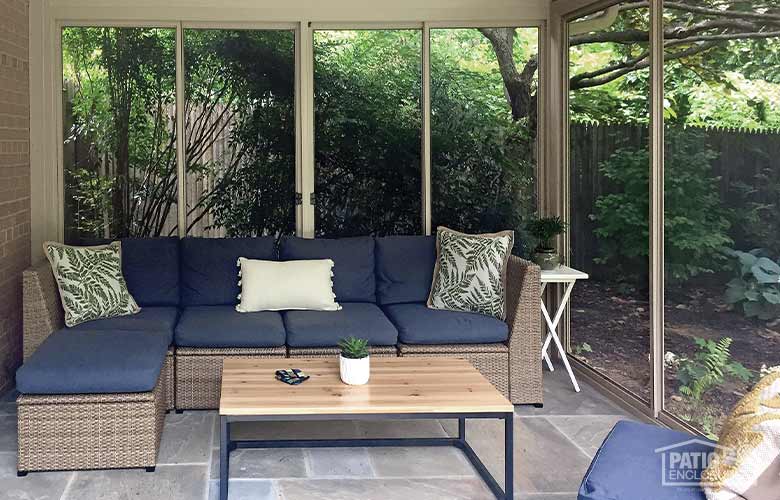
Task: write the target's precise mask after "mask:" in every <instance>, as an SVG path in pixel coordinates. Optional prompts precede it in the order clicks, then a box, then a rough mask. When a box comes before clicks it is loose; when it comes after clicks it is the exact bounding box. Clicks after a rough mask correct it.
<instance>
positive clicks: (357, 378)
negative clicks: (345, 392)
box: [339, 337, 371, 385]
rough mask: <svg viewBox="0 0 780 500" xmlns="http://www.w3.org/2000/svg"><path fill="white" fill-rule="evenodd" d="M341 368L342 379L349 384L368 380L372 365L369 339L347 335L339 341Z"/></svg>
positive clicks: (359, 383) (361, 383)
mask: <svg viewBox="0 0 780 500" xmlns="http://www.w3.org/2000/svg"><path fill="white" fill-rule="evenodd" d="M339 347H340V348H341V354H340V355H339V370H340V372H341V381H342V382H344V383H345V384H348V385H363V384H365V383H367V382H368V377H369V374H370V372H371V365H370V362H369V357H368V341H367V340H365V339H359V338H357V337H347V338H343V339H341V340H340V341H339Z"/></svg>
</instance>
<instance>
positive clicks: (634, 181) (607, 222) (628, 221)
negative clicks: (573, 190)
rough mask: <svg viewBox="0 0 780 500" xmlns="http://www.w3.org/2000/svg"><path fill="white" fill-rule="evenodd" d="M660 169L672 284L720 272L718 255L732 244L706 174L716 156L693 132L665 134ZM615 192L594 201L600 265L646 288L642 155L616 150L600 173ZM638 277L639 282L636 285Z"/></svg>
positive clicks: (645, 167) (646, 171) (713, 182)
mask: <svg viewBox="0 0 780 500" xmlns="http://www.w3.org/2000/svg"><path fill="white" fill-rule="evenodd" d="M666 144H667V151H668V154H667V157H666V163H665V186H664V190H665V218H664V237H665V243H666V245H665V248H666V251H665V255H664V258H665V266H666V274H667V277H668V278H669V279H670V280H672V281H678V282H679V281H685V280H687V279H689V278H691V277H693V276H697V275H699V274H701V273H712V272H714V271H716V270H719V264H720V261H721V260H722V254H721V249H722V248H723V247H724V246H728V245H730V244H731V242H732V241H731V238H730V237H729V236H728V233H727V231H728V229H729V222H728V219H727V218H726V214H727V212H726V210H724V209H723V208H722V205H721V202H720V198H719V196H718V192H717V179H715V178H713V177H712V175H711V172H710V161H712V159H714V158H715V156H716V154H715V152H713V151H712V150H711V149H708V148H707V147H706V144H705V143H704V141H703V140H702V134H701V133H699V132H697V131H696V130H693V129H686V130H675V129H670V130H669V131H668V133H667V138H666ZM599 170H600V172H601V173H602V175H604V176H605V177H606V178H607V179H609V180H610V181H612V182H613V183H614V186H615V192H613V193H610V194H606V195H603V196H602V197H600V198H599V199H598V200H597V201H596V206H595V210H594V214H593V218H594V220H595V222H596V226H597V229H596V235H597V236H598V238H599V243H600V250H601V256H600V260H599V261H600V262H601V263H603V264H607V265H612V266H613V267H614V268H615V269H616V270H617V271H618V272H619V273H620V275H622V276H624V277H632V276H633V277H634V279H636V280H637V281H638V282H640V283H642V282H646V279H645V277H646V276H647V272H648V255H649V246H650V245H649V241H650V240H649V229H650V228H649V213H650V204H649V203H650V201H649V195H648V193H649V175H650V158H649V153H648V151H647V150H646V149H644V148H643V149H639V150H636V149H620V150H618V151H617V152H615V154H613V155H612V157H610V158H609V160H607V161H605V162H603V163H602V164H601V165H600V168H599ZM637 277H639V279H637Z"/></svg>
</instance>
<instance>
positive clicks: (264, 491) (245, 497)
mask: <svg viewBox="0 0 780 500" xmlns="http://www.w3.org/2000/svg"><path fill="white" fill-rule="evenodd" d="M280 499H281V497H280V496H279V494H278V493H277V491H276V489H275V488H274V483H273V481H266V480H261V479H231V480H230V483H229V486H228V500H280ZM209 500H219V481H209Z"/></svg>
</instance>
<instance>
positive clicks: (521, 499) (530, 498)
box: [515, 493, 577, 500]
mask: <svg viewBox="0 0 780 500" xmlns="http://www.w3.org/2000/svg"><path fill="white" fill-rule="evenodd" d="M515 498H516V499H517V500H577V494H576V493H549V494H548V493H539V494H537V493H531V494H525V493H518V494H517V495H515Z"/></svg>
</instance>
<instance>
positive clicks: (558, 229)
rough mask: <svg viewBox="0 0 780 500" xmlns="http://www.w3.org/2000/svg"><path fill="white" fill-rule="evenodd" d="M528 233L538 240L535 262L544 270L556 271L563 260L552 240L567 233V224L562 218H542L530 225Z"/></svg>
mask: <svg viewBox="0 0 780 500" xmlns="http://www.w3.org/2000/svg"><path fill="white" fill-rule="evenodd" d="M528 232H529V233H531V236H533V237H534V238H536V241H537V245H536V248H535V249H534V256H533V261H534V262H535V263H536V264H537V265H539V267H541V268H542V269H544V270H550V269H555V268H556V267H558V266H559V265H560V263H561V258H560V256H559V255H558V252H557V251H556V250H555V246H553V243H552V240H553V238H555V237H556V236H558V235H559V234H563V233H564V232H566V223H565V222H563V220H561V218H560V217H558V216H555V217H540V218H538V219H534V220H532V221H531V222H530V223H529V224H528Z"/></svg>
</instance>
